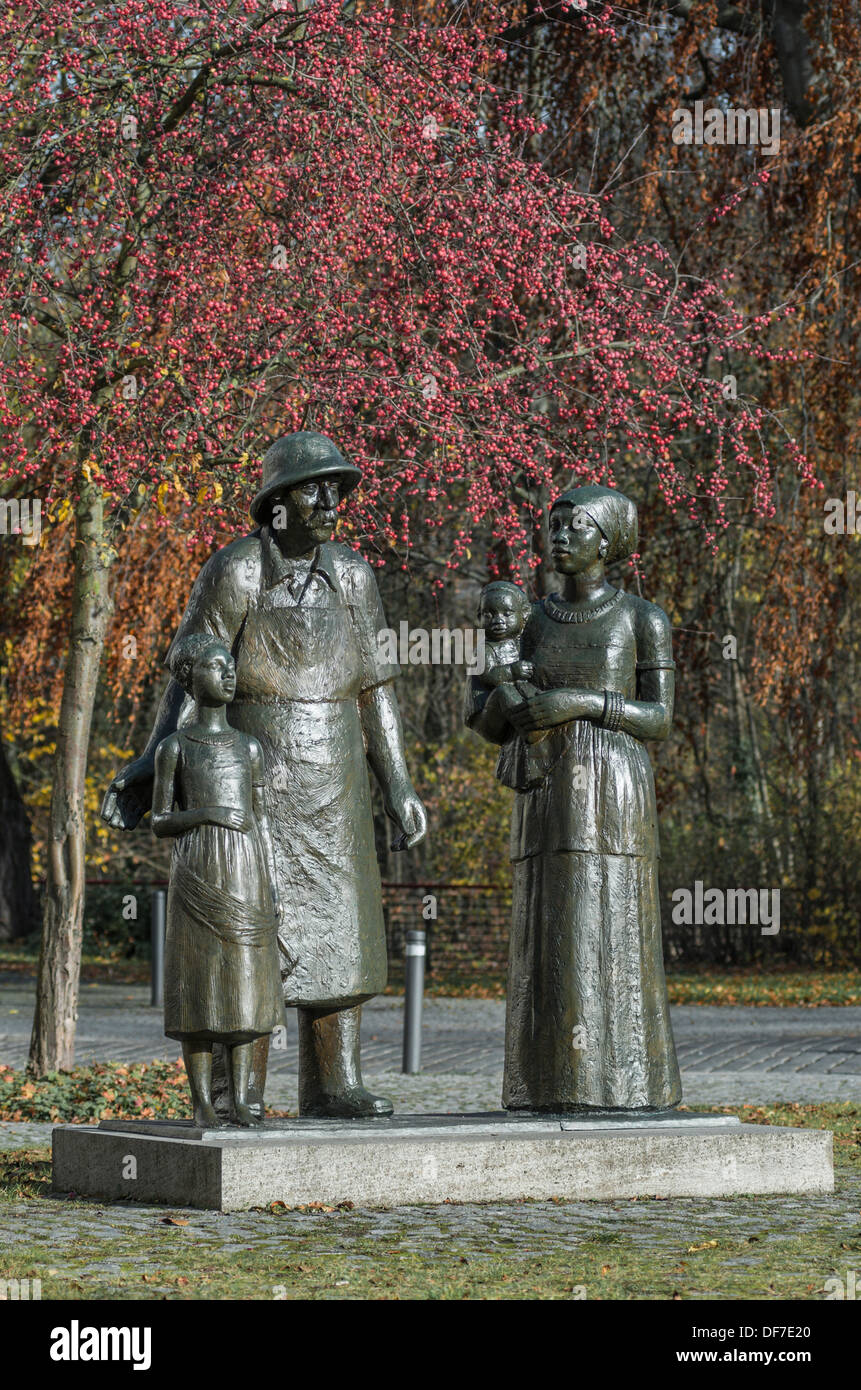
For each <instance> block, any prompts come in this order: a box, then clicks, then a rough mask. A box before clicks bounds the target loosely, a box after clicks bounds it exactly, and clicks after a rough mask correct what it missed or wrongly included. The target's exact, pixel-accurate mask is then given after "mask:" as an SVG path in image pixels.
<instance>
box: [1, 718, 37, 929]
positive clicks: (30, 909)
mask: <svg viewBox="0 0 861 1390" xmlns="http://www.w3.org/2000/svg"><path fill="white" fill-rule="evenodd" d="M0 825H2V827H3V834H2V837H0V941H13V940H14V939H15V937H17V936H26V935H27V933H28V932H30V931H32V930H33V929H34V927H35V925H36V898H35V894H34V892H33V876H32V872H31V864H32V860H31V848H32V836H31V834H30V821H29V819H28V817H27V809H26V807H25V805H24V802H23V801H22V800H21V793H20V792H19V790H18V786H17V784H16V782H15V778H14V777H13V776H12V769H11V767H10V766H9V762H8V759H7V757H6V753H5V750H4V748H3V744H2V741H0Z"/></svg>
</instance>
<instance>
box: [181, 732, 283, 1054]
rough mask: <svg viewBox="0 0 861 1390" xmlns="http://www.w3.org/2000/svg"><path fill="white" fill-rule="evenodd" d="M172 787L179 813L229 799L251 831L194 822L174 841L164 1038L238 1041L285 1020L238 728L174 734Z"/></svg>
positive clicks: (245, 747)
mask: <svg viewBox="0 0 861 1390" xmlns="http://www.w3.org/2000/svg"><path fill="white" fill-rule="evenodd" d="M176 737H177V740H178V743H179V758H178V762H177V768H176V773H175V777H174V784H175V788H176V793H177V797H176V799H177V803H178V804H179V805H180V807H182V808H183V809H185V808H187V807H189V806H205V805H212V804H215V803H221V802H227V803H229V804H230V805H232V806H236V807H244V808H245V809H247V810H248V811H249V813H250V820H251V826H250V829H249V830H244V831H242V830H231V829H229V828H227V827H226V826H222V825H199V826H196V827H195V828H194V829H193V830H188V831H186V833H185V834H184V835H179V836H177V838H176V840H175V841H174V848H173V856H172V859H171V868H170V888H169V890H168V897H167V931H166V937H165V959H164V1031H165V1034H166V1035H167V1037H169V1038H179V1039H182V1040H184V1041H191V1040H199V1041H220V1042H233V1043H243V1042H250V1041H252V1040H253V1039H254V1038H257V1037H262V1036H263V1035H264V1034H267V1033H271V1032H272V1030H273V1028H276V1027H277V1026H278V1025H279V1024H283V1022H284V1005H283V1002H282V994H281V969H280V962H279V955H278V923H277V918H276V916H275V909H274V906H273V902H272V895H271V890H270V884H269V870H268V868H267V861H266V853H265V848H264V845H263V841H262V837H261V835H260V831H259V828H258V824H257V821H256V819H255V817H254V816H253V814H251V808H252V804H253V799H252V798H253V793H252V785H251V755H250V744H251V740H250V739H248V738H247V737H246V735H244V734H242V733H239V731H238V730H234V729H231V730H229V731H228V732H227V733H226V734H215V735H211V736H209V737H207V738H205V739H204V738H193V737H192V736H191V735H190V734H187V733H184V732H183V731H180V732H179V733H178V735H177V736H176Z"/></svg>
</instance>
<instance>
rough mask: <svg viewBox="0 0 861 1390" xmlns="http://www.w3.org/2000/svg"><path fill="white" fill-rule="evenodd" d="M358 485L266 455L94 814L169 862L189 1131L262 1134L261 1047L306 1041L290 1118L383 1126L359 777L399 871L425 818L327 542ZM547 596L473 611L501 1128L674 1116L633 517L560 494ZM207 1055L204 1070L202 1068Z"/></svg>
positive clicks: (598, 491)
mask: <svg viewBox="0 0 861 1390" xmlns="http://www.w3.org/2000/svg"><path fill="white" fill-rule="evenodd" d="M359 478H360V474H359V471H358V469H356V468H355V467H354V466H353V465H352V464H350V463H349V462H348V461H347V460H345V459H344V458H343V456H342V455H341V453H340V452H339V450H338V449H337V448H336V447H335V445H334V444H333V443H332V442H331V441H330V440H328V439H326V438H324V437H323V436H321V435H319V434H315V433H313V432H310V431H304V432H300V433H298V434H294V435H291V436H288V437H287V438H285V439H281V440H278V441H277V442H276V443H275V444H273V445H272V447H271V448H270V449H269V451H268V453H267V454H266V456H265V457H264V460H263V487H262V488H261V490H260V492H259V493H258V494H257V496H256V498H255V499H254V502H253V504H252V508H251V510H252V515H253V517H254V519H255V521H256V522H257V523H258V526H257V529H256V530H255V531H253V532H252V533H251V534H250V535H248V536H243V537H241V538H240V539H238V540H236V541H234V542H233V543H232V544H230V545H227V546H225V547H224V548H223V549H221V550H219V551H217V552H216V553H215V554H214V555H213V556H212V557H211V559H210V560H209V561H208V562H207V563H206V564H205V565H204V567H203V569H202V570H201V572H200V575H199V576H198V579H197V581H196V583H195V585H194V588H193V590H192V593H191V596H190V598H189V602H188V606H187V608H186V611H185V614H184V616H183V618H182V621H181V623H180V627H179V630H178V632H177V634H176V637H175V639H174V642H173V645H172V647H171V649H170V652H169V654H168V666H169V669H170V671H171V677H172V679H171V681H170V683H169V685H168V688H167V690H166V692H165V695H164V697H163V699H162V702H161V706H160V708H159V712H158V715H157V718H156V722H155V726H154V728H153V731H152V735H151V737H150V740H149V743H148V745H147V748H146V749H145V751H144V753H143V754H142V755H141V757H140V758H138V759H136V760H135V761H134V762H133V763H131V764H129V766H128V767H127V768H125V769H124V770H123V771H122V772H121V773H120V774H119V776H118V777H117V778H116V779H115V780H114V782H113V783H112V785H111V787H110V789H109V791H108V794H107V796H106V798H105V804H104V807H103V815H104V817H105V819H106V820H107V821H108V822H109V823H110V824H112V825H115V826H123V827H125V828H126V829H131V828H133V827H134V826H135V825H136V824H137V823H138V821H139V820H140V819H141V817H142V816H143V815H144V814H145V813H146V811H147V810H148V809H149V808H150V806H151V807H152V812H153V817H152V824H153V830H154V832H155V833H156V834H157V835H160V836H171V837H173V839H174V849H173V856H172V864H171V878H170V889H169V895H168V929H167V944H166V958H165V1031H166V1033H167V1034H168V1035H169V1036H171V1037H175V1038H177V1039H179V1040H181V1042H182V1046H183V1053H184V1056H185V1060H186V1066H187V1069H188V1075H189V1082H190V1087H191V1091H192V1100H193V1106H194V1118H195V1121H196V1123H197V1124H198V1125H200V1126H202V1127H208V1126H213V1125H215V1124H218V1123H221V1121H222V1119H223V1118H225V1111H224V1110H223V1109H219V1107H218V1105H217V1097H216V1092H215V1089H214V1087H213V1071H214V1070H215V1072H218V1071H219V1069H221V1073H222V1085H223V1088H224V1089H225V1091H226V1097H227V1110H226V1117H227V1118H229V1119H230V1120H231V1121H232V1122H233V1123H235V1124H239V1125H243V1126H250V1125H254V1124H258V1123H260V1121H261V1120H262V1117H263V1113H264V1112H263V1100H262V1098H263V1086H264V1083H265V1075H266V1061H267V1056H268V1047H269V1035H270V1033H271V1032H272V1030H273V1028H275V1027H276V1026H277V1024H278V1023H279V1021H280V1019H281V1017H282V1010H283V1007H284V1005H285V1004H286V1005H287V1006H288V1007H293V1008H296V1010H297V1016H298V1021H299V1108H300V1114H301V1115H302V1116H314V1117H318V1118H332V1119H353V1118H370V1117H375V1116H386V1115H388V1114H391V1112H392V1106H391V1103H390V1102H389V1101H387V1100H386V1099H384V1098H382V1097H379V1096H374V1095H372V1094H371V1093H370V1092H369V1091H368V1090H367V1089H366V1088H365V1087H364V1085H363V1083H362V1077H361V1068H360V1058H359V1025H360V1012H361V1005H362V1003H363V1002H365V1001H366V1000H368V999H369V998H371V997H372V996H373V995H375V994H378V993H380V992H381V991H382V990H383V988H384V987H385V983H386V971H387V961H386V941H385V930H384V922H383V912H382V898H381V885H380V875H379V869H378V867H377V858H376V853H375V845H374V833H373V819H372V811H371V795H370V782H369V769H370V770H372V771H373V772H374V775H375V776H376V778H377V780H378V782H379V784H380V787H381V789H382V793H383V798H384V802H385V806H386V810H387V812H388V814H389V816H390V817H391V819H392V820H393V821H394V823H395V825H396V827H397V830H398V833H399V835H400V837H401V838H400V842H401V843H402V844H403V845H404V846H405V847H410V846H412V845H415V844H418V843H419V842H420V840H421V839H422V838H423V837H424V834H425V831H426V828H427V822H426V816H425V811H424V808H423V806H422V803H421V801H420V800H419V798H418V796H417V795H416V792H415V790H414V788H413V786H412V782H411V780H410V776H409V772H408V770H407V766H406V760H405V756H404V743H403V735H402V731H401V722H400V715H399V711H398V704H397V699H396V697H395V694H394V690H393V688H392V681H393V679H394V677H395V676H396V674H397V667H395V666H392V665H391V664H389V663H388V662H387V661H384V660H383V659H382V658H381V655H380V647H379V643H378V634H379V633H380V632H382V631H383V630H384V629H386V620H385V616H384V613H383V609H382V604H381V602H380V597H379V592H378V589H377V585H376V581H375V578H374V574H373V571H372V569H371V567H370V566H369V565H368V564H367V563H366V562H365V561H364V560H362V559H361V558H360V557H359V556H358V555H357V554H356V552H355V551H354V550H352V549H350V548H348V547H347V546H344V545H341V544H339V543H338V542H337V541H335V540H334V539H333V535H334V529H335V524H336V514H337V507H338V504H339V501H340V500H341V498H343V497H344V496H346V495H347V494H348V493H349V492H350V491H351V489H352V488H353V487H355V486H356V484H357V483H358V481H359ZM550 534H551V543H552V549H553V557H554V565H555V568H556V570H557V572H558V573H559V574H560V575H561V576H562V577H563V589H562V592H561V593H559V594H554V595H551V596H549V597H547V598H545V599H543V600H542V601H540V602H538V603H535V604H533V603H532V602H531V601H530V600H529V599H528V597H527V595H526V594H525V593H524V592H523V590H521V589H520V588H519V587H518V586H516V585H513V584H507V583H499V582H497V583H494V584H490V585H488V586H486V587H485V589H484V590H483V591H482V595H481V607H480V611H479V621H480V623H481V625H482V627H483V628H484V631H485V635H486V639H487V645H486V653H487V660H486V664H485V670H484V671H483V673H482V674H481V675H478V674H475V675H471V676H470V677H468V683H467V690H466V695H465V718H466V722H467V724H468V725H469V727H470V728H472V729H473V730H474V731H475V732H476V733H478V734H479V735H480V736H482V737H483V738H485V739H487V740H489V741H490V742H491V743H494V744H496V745H498V746H499V748H500V754H499V760H498V763H497V775H498V776H499V777H500V779H501V780H502V781H503V782H504V783H505V784H506V785H507V786H509V787H511V788H512V790H513V791H514V793H515V798H514V808H513V813H512V825H511V858H512V861H513V871H514V902H513V915H512V936H511V955H510V964H509V988H508V1003H507V1018H506V1044H505V1081H504V1096H503V1103H504V1105H505V1106H506V1108H508V1109H511V1110H521V1111H522V1110H527V1111H529V1110H534V1111H542V1112H558V1113H565V1112H570V1111H581V1110H582V1111H626V1112H634V1111H636V1112H640V1113H649V1112H653V1111H656V1110H664V1109H670V1108H672V1107H674V1106H676V1105H677V1104H678V1103H679V1100H680V1099H681V1091H680V1084H679V1072H678V1066H677V1063H676V1057H675V1049H674V1045H673V1039H672V1033H671V1029H670V1022H669V1009H668V1003H667V992H666V985H665V982H664V971H663V960H662V954H661V930H660V909H659V899H658V881H657V860H658V829H657V816H656V809H655V792H654V782H653V777H652V770H651V765H650V762H649V758H648V754H647V753H646V751H645V747H644V743H645V741H646V740H649V739H661V738H665V737H666V736H667V734H668V733H669V730H670V725H671V721H672V713H673V660H672V647H671V639H670V629H669V624H668V621H667V619H666V616H665V615H664V614H663V612H662V611H661V610H660V609H659V608H656V607H655V606H654V605H653V604H650V603H647V602H646V601H645V600H643V599H641V598H639V597H637V596H636V595H633V594H628V593H626V592H624V591H623V590H620V589H616V588H613V587H612V586H611V585H609V584H608V582H607V580H606V576H605V566H606V565H607V564H610V563H612V562H613V561H615V560H620V559H623V558H625V557H626V556H627V555H629V554H631V553H632V551H633V550H635V548H636V541H637V513H636V508H635V507H634V505H633V503H631V502H630V501H629V500H628V499H627V498H625V497H623V496H622V495H621V494H620V493H618V492H617V491H615V490H614V489H610V488H603V487H597V486H588V487H580V488H575V489H573V490H572V491H570V492H567V493H563V494H562V496H561V497H559V498H557V500H556V502H555V503H554V505H553V507H552V509H551V513H550ZM213 1057H215V1064H213Z"/></svg>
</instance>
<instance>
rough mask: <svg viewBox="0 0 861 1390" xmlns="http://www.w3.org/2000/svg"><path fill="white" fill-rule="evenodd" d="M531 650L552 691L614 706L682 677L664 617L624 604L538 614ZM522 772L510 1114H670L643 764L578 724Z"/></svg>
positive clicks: (669, 1059) (541, 748)
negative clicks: (574, 691) (653, 680)
mask: <svg viewBox="0 0 861 1390" xmlns="http://www.w3.org/2000/svg"><path fill="white" fill-rule="evenodd" d="M577 616H578V617H579V616H580V615H577ZM522 650H523V657H524V659H525V660H527V661H531V662H532V664H533V667H534V673H535V674H534V681H535V684H536V685H538V686H539V687H540V688H541V689H542V690H558V689H560V688H563V687H579V688H585V689H588V690H615V691H619V692H621V693H622V695H623V696H624V697H625V699H628V700H635V699H637V698H641V697H639V696H638V674H639V673H640V672H642V671H644V670H646V669H657V668H672V666H673V659H672V641H671V635H670V627H669V623H668V620H667V618H666V615H665V614H664V613H663V612H662V610H661V609H660V608H657V607H656V606H655V605H654V604H650V603H647V602H646V601H645V600H644V599H641V598H639V597H637V596H636V595H632V594H626V593H624V592H622V591H621V590H620V591H617V593H616V594H615V595H614V596H613V597H612V598H611V599H609V600H608V602H607V603H606V604H604V605H602V606H601V608H600V609H598V610H596V612H595V614H594V616H592V617H590V618H589V619H587V620H586V621H576V620H572V618H571V610H570V609H568V608H567V607H566V605H565V604H564V603H561V602H559V600H558V599H553V598H550V599H545V600H543V602H542V603H539V604H537V605H536V606H535V608H534V609H533V613H532V616H531V618H530V619H529V621H528V623H527V626H526V628H525V630H524V633H523V647H522ZM528 756H529V758H531V759H532V761H533V766H532V768H531V772H532V776H531V777H527V778H525V779H524V780H523V782H522V785H531V790H525V791H519V792H518V793H517V796H516V800H515V805H514V810H513V815H512V825H511V858H512V861H513V864H514V894H513V905H512V931H511V951H510V958H509V974H508V1001H507V1015H506V1046H505V1079H504V1088H503V1104H504V1105H505V1106H506V1108H508V1109H535V1110H544V1111H557V1112H559V1111H569V1110H582V1109H600V1110H615V1109H624V1110H628V1109H635V1110H636V1109H643V1110H647V1109H669V1108H671V1107H673V1106H675V1105H677V1104H678V1103H679V1101H680V1099H681V1083H680V1080H679V1069H678V1063H677V1061H676V1053H675V1046H674V1043H673V1035H672V1030H671V1026H670V1018H669V1003H668V999H667V989H666V982H665V978H664V964H663V956H662V948H661V917H660V901H659V897H658V855H659V843H658V821H657V809H656V804H655V786H654V778H653V775H652V767H651V763H650V761H649V756H648V753H647V752H646V749H645V746H644V745H643V743H642V742H640V740H638V739H636V738H633V737H632V736H631V735H630V734H626V733H622V732H617V733H613V732H610V731H609V730H607V729H604V728H602V727H600V726H599V725H598V724H596V723H594V722H593V721H591V720H585V719H582V720H580V719H578V720H572V721H570V722H569V723H567V724H564V725H561V726H559V727H557V728H554V729H552V730H551V731H550V732H549V733H548V734H547V735H546V737H544V738H543V739H542V740H541V741H540V742H539V743H537V744H535V745H534V746H533V748H532V750H531V751H530V752H529V754H528ZM501 761H503V760H501ZM536 781H537V785H534V783H535V782H536Z"/></svg>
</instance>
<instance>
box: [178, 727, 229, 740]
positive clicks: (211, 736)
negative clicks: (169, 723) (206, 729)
mask: <svg viewBox="0 0 861 1390" xmlns="http://www.w3.org/2000/svg"><path fill="white" fill-rule="evenodd" d="M182 733H184V734H185V737H186V738H190V739H191V741H192V743H232V742H233V740H234V738H235V737H236V730H235V729H223V730H213V731H212V732H211V733H206V734H204V733H197V734H192V733H189V731H188V730H187V729H183V730H182Z"/></svg>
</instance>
